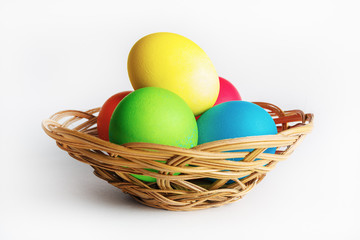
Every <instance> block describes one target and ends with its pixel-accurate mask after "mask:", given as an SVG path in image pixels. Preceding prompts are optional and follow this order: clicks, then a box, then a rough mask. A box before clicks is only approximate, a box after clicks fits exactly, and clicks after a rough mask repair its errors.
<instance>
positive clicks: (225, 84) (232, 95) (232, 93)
mask: <svg viewBox="0 0 360 240" xmlns="http://www.w3.org/2000/svg"><path fill="white" fill-rule="evenodd" d="M219 81H220V91H219V95H218V98H217V99H216V102H215V103H214V105H213V106H216V105H219V104H220V103H223V102H229V101H238V100H241V97H240V94H239V92H238V91H237V89H236V88H235V87H234V85H232V84H231V82H229V81H228V80H226V79H225V78H222V77H219ZM200 116H201V115H199V116H197V117H196V119H198V118H199V117H200Z"/></svg>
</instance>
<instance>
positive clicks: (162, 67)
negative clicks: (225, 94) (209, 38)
mask: <svg viewBox="0 0 360 240" xmlns="http://www.w3.org/2000/svg"><path fill="white" fill-rule="evenodd" d="M128 73H129V78H130V81H131V84H132V86H133V88H134V89H135V90H136V89H139V88H143V87H160V88H165V89H167V90H170V91H172V92H174V93H176V94H177V95H179V96H180V97H181V98H183V99H184V100H185V102H186V103H187V104H188V105H189V106H190V108H191V110H192V111H193V113H194V114H195V115H199V114H201V113H203V112H205V111H206V110H208V109H209V108H211V107H212V106H213V105H214V103H215V101H216V99H217V96H218V94H219V78H218V75H217V73H216V70H215V67H214V66H213V64H212V62H211V60H210V58H209V57H208V56H207V55H206V53H205V52H204V51H203V50H202V49H201V48H200V47H199V46H198V45H196V44H195V43H194V42H193V41H191V40H189V39H187V38H185V37H183V36H181V35H178V34H175V33H167V32H159V33H153V34H150V35H147V36H145V37H143V38H141V39H140V40H139V41H137V42H136V43H135V45H134V46H133V47H132V49H131V51H130V53H129V58H128Z"/></svg>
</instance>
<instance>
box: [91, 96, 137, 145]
mask: <svg viewBox="0 0 360 240" xmlns="http://www.w3.org/2000/svg"><path fill="white" fill-rule="evenodd" d="M131 92H132V91H125V92H119V93H117V94H114V95H113V96H111V97H110V98H109V99H108V100H106V102H105V103H104V104H103V105H102V107H101V109H100V112H99V116H98V118H97V129H98V135H99V138H101V139H103V140H106V141H109V124H110V119H111V116H112V114H113V112H114V110H115V108H116V106H117V105H118V104H119V102H120V101H121V100H122V99H123V98H124V97H126V96H127V95H128V94H129V93H131Z"/></svg>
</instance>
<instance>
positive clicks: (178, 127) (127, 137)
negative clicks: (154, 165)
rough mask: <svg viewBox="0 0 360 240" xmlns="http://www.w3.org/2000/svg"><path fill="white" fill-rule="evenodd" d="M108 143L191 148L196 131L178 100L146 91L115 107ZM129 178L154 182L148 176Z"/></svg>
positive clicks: (151, 89) (160, 91)
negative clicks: (143, 143) (141, 143)
mask: <svg viewBox="0 0 360 240" xmlns="http://www.w3.org/2000/svg"><path fill="white" fill-rule="evenodd" d="M109 139H110V142H112V143H116V144H125V143H130V142H146V143H157V144H163V145H170V146H176V147H182V148H191V147H194V146H196V145H197V140H198V130H197V124H196V120H195V117H194V115H193V113H192V111H191V109H190V108H189V106H188V105H187V104H186V103H185V101H184V100H183V99H182V98H180V97H179V96H178V95H176V94H175V93H173V92H171V91H169V90H166V89H162V88H157V87H146V88H141V89H138V90H136V91H134V92H132V93H130V94H129V95H128V96H127V97H126V98H124V99H123V100H122V101H121V102H120V103H119V104H118V106H117V107H116V109H115V111H114V113H113V115H112V117H111V120H110V126H109ZM147 170H149V171H155V170H152V169H147ZM177 174H179V173H177ZM133 176H135V177H137V178H139V179H141V180H143V181H148V182H155V181H156V179H155V178H153V177H150V176H145V175H133Z"/></svg>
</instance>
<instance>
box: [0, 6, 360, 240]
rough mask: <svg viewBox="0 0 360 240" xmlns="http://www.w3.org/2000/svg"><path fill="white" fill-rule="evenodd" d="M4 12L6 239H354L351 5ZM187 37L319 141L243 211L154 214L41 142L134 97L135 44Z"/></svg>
mask: <svg viewBox="0 0 360 240" xmlns="http://www.w3.org/2000/svg"><path fill="white" fill-rule="evenodd" d="M194 2H195V1H145V0H144V1H126V2H125V1H98V2H96V1H78V0H75V1H0V81H1V87H0V109H1V113H0V115H1V118H0V126H1V131H0V137H1V138H0V150H1V151H0V158H1V162H0V163H1V165H0V167H1V174H0V187H1V188H0V194H1V196H0V239H2V240H10V239H29V240H30V239H36V240H40V239H109V238H110V237H111V238H113V239H130V238H131V239H132V238H134V239H137V238H139V239H140V238H146V239H162V238H168V239H195V238H197V239H200V238H201V239H278V240H279V239H359V238H360V230H359V214H360V207H359V202H360V192H359V191H360V180H359V170H360V157H359V154H358V153H357V152H358V145H359V133H360V131H359V124H358V120H359V117H360V116H359V105H358V104H359V93H358V92H359V83H358V82H359V77H360V74H359V66H360V58H359V56H360V47H359V42H360V35H359V22H360V17H359V12H358V10H359V7H360V5H359V3H358V2H357V1H314V0H311V1H310V0H309V1H285V0H284V1H277V0H275V1H223V2H221V1H197V2H196V3H194ZM158 31H170V32H175V33H179V34H182V35H184V36H186V37H188V38H190V39H192V40H193V41H195V42H196V43H197V44H198V45H200V46H201V47H202V48H203V49H204V50H205V51H206V52H207V54H208V55H209V56H210V58H211V59H212V61H213V63H214V65H215V67H216V69H217V71H218V73H219V75H220V76H223V77H225V78H227V79H228V80H230V81H232V82H233V83H234V85H235V86H236V87H237V88H238V89H239V91H240V94H241V95H242V97H243V99H244V100H248V101H267V102H271V103H274V104H276V105H279V106H280V107H282V108H283V109H288V110H289V109H297V108H298V109H302V110H304V111H305V112H313V113H314V114H315V129H314V131H313V133H311V134H310V135H309V136H308V137H307V138H306V139H305V141H304V142H303V143H302V145H300V146H299V147H298V148H297V149H296V151H295V152H294V154H293V155H292V156H291V157H290V158H289V159H288V160H287V161H285V162H283V163H280V164H278V165H277V168H276V169H275V170H274V171H272V172H271V173H269V174H268V176H267V177H266V178H265V180H264V181H263V182H262V183H261V184H260V185H258V186H257V187H256V188H255V189H254V190H253V191H252V192H250V193H249V194H248V195H247V196H246V197H245V198H244V199H242V200H240V201H238V202H236V203H232V204H230V205H227V206H223V207H219V208H212V209H208V210H202V211H195V212H169V211H162V210H156V209H152V208H148V207H145V206H142V205H139V204H137V203H136V202H134V201H132V199H131V198H130V197H129V196H126V195H124V194H123V193H122V192H121V191H120V190H118V189H116V188H114V187H112V186H111V185H109V184H107V183H106V182H104V181H102V180H100V179H98V178H97V177H95V176H94V175H93V174H92V170H91V168H90V167H89V166H87V165H84V164H82V163H80V162H77V161H75V160H73V159H72V158H71V157H70V156H68V155H67V154H66V153H65V152H63V151H61V150H60V149H59V148H57V146H56V145H55V142H54V140H52V139H50V138H49V137H48V136H47V135H45V133H44V132H43V131H42V129H41V127H40V123H41V121H42V120H43V119H45V118H47V117H48V116H50V115H51V114H52V113H55V112H57V111H60V110H65V109H79V110H86V109H90V108H93V107H97V106H101V104H102V103H103V102H104V101H105V100H106V99H107V98H108V97H110V96H111V95H112V94H114V93H116V92H118V91H122V90H128V89H130V88H131V85H130V83H129V81H128V76H127V70H126V61H127V54H128V52H129V51H130V48H131V46H132V45H133V44H134V43H135V41H136V40H138V39H139V38H140V37H142V36H144V35H146V34H149V33H152V32H158Z"/></svg>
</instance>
